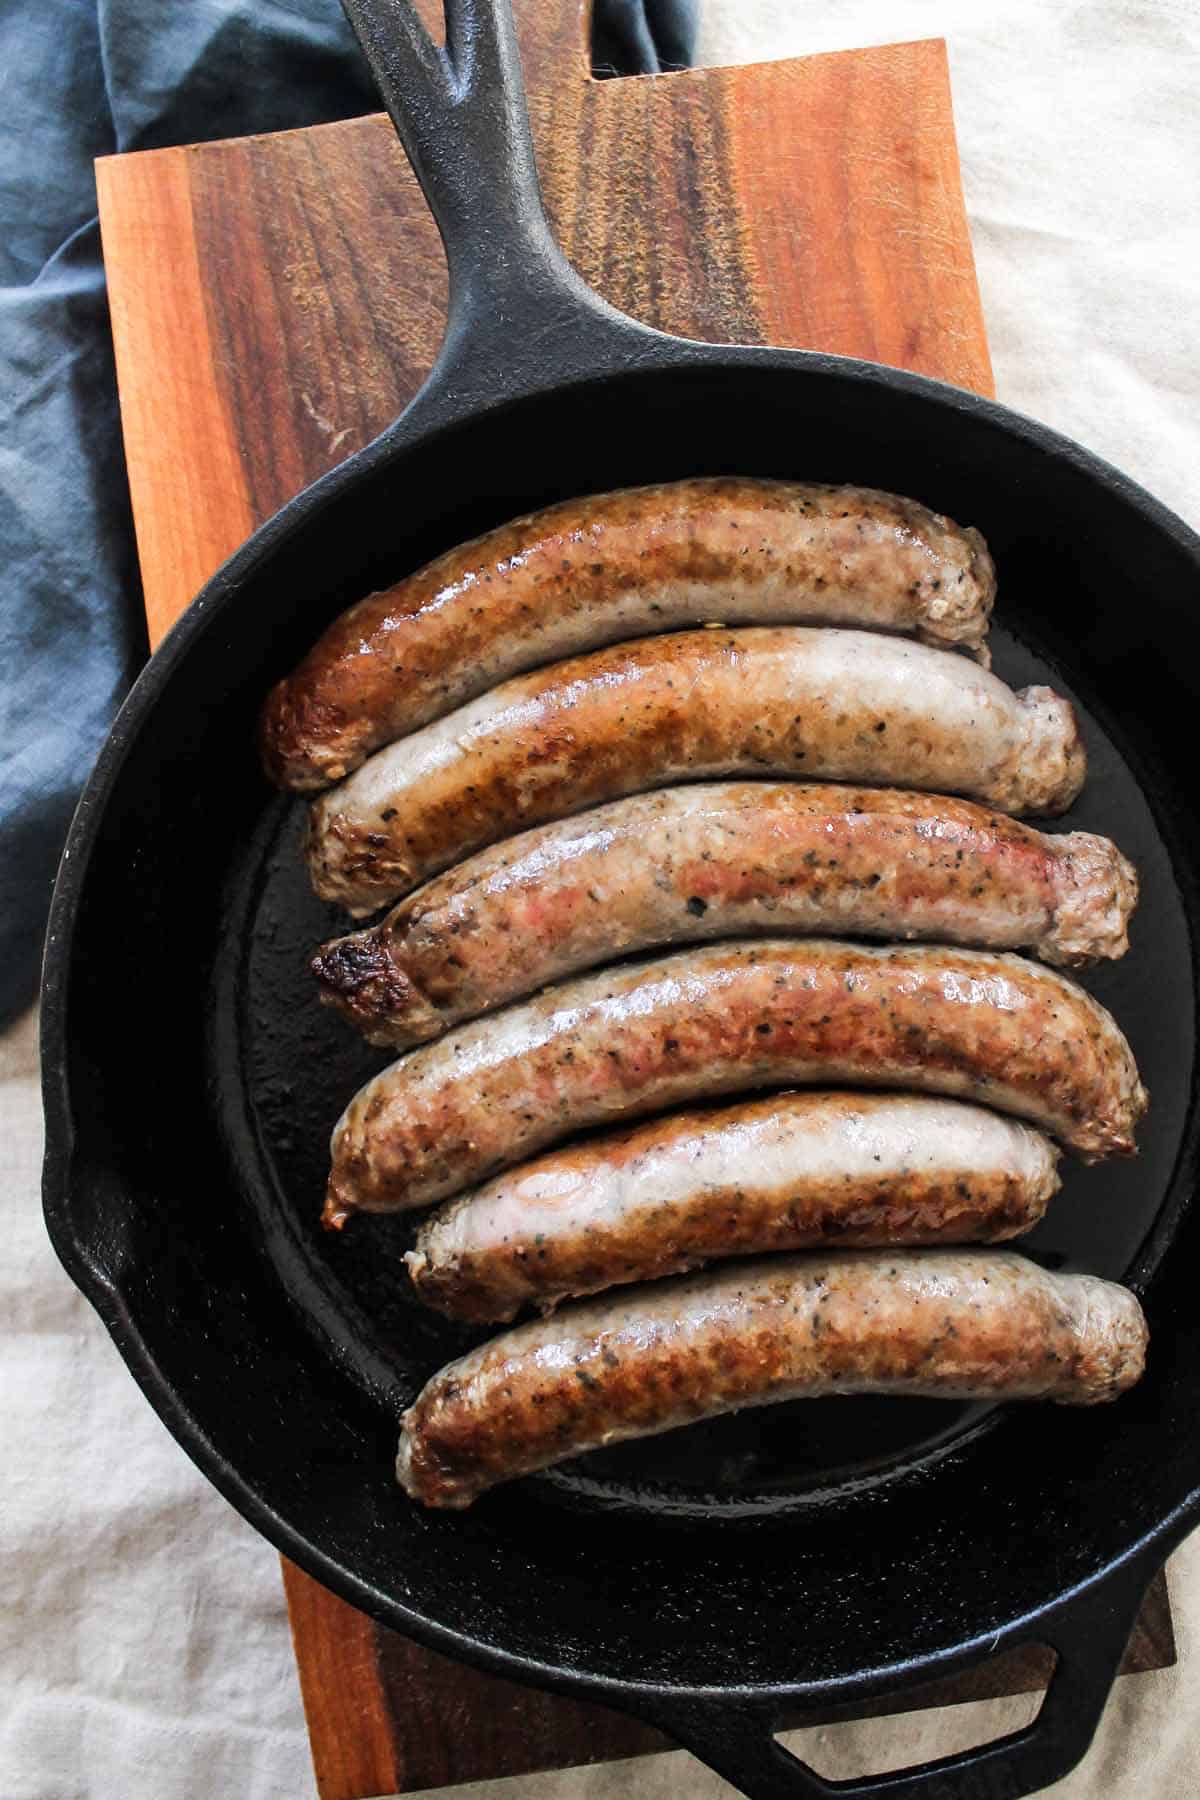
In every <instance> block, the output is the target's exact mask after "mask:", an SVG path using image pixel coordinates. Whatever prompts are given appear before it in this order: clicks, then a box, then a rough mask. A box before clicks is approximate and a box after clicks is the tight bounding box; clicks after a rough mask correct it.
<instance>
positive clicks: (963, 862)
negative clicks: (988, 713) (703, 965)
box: [313, 781, 1137, 1049]
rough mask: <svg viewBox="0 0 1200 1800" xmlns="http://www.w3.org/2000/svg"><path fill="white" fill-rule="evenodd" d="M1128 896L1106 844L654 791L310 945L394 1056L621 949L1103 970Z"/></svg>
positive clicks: (879, 791) (979, 813)
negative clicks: (771, 939)
mask: <svg viewBox="0 0 1200 1800" xmlns="http://www.w3.org/2000/svg"><path fill="white" fill-rule="evenodd" d="M1136 895H1137V878H1136V876H1135V874H1134V871H1133V869H1132V867H1131V866H1130V864H1129V863H1128V862H1127V861H1126V860H1125V858H1124V857H1123V856H1122V855H1121V853H1120V851H1119V850H1118V849H1117V848H1116V846H1115V845H1114V844H1111V843H1110V842H1109V841H1108V839H1107V838H1101V837H1094V836H1092V835H1090V834H1089V833H1086V832H1071V833H1067V834H1064V835H1063V836H1061V837H1051V836H1046V835H1045V834H1043V833H1041V832H1037V831H1034V830H1033V829H1032V828H1031V827H1030V826H1028V825H1022V824H1019V823H1017V822H1016V821H1015V820H1013V819H1009V818H1007V817H1006V816H1004V815H1003V814H997V813H994V812H989V811H988V810H987V809H986V808H984V807H981V806H978V805H976V804H975V803H974V802H972V801H969V800H952V799H947V798H946V797H945V796H942V795H930V794H918V793H904V792H901V791H898V790H896V789H891V788H841V787H836V786H832V785H827V784H812V785H803V784H800V783H776V782H767V781H757V782H727V783H722V784H720V785H714V786H708V785H697V786H695V787H680V788H667V789H664V790H662V791H660V792H656V793H650V794H638V795H635V796H633V797H632V798H630V799H626V800H617V801H613V802H612V803H610V804H609V805H608V806H603V807H597V808H596V809H595V810H594V811H592V812H588V813H582V814H578V815H577V816H575V817H574V818H570V819H564V820H559V821H557V822H556V823H554V824H552V825H543V826H540V827H538V828H536V829H535V830H532V831H528V832H525V833H523V834H522V835H521V836H520V837H518V838H516V839H513V840H510V841H509V842H507V843H504V844H500V845H497V846H495V847H494V848H492V849H490V850H484V851H481V852H480V853H479V854H478V855H477V856H474V857H472V858H471V859H470V860H469V861H468V862H466V863H463V864H460V865H459V866H458V867H457V868H455V869H451V870H449V871H448V872H447V873H445V874H443V875H441V876H438V877H437V878H436V879H434V880H433V881H431V882H428V883H427V884H426V885H425V886H424V887H422V888H420V889H418V891H417V892H416V893H415V894H412V895H410V896H409V898H408V899H407V900H403V901H401V903H400V904H399V906H397V907H395V908H394V909H393V910H392V912H391V913H389V915H388V916H387V918H386V919H384V920H383V921H382V922H381V923H380V924H378V925H375V926H373V927H371V928H370V929H369V930H366V931H361V932H356V933H354V934H352V935H351V936H349V937H345V938H338V939H336V940H335V941H334V942H332V943H330V944H326V945H324V946H323V948H322V949H321V951H320V952H319V953H318V955H317V956H316V957H315V958H314V961H313V970H314V972H315V974H316V976H317V979H318V981H319V982H320V984H321V990H322V998H323V999H326V1000H328V1001H330V1002H332V1003H333V1004H334V1005H336V1006H337V1007H339V1009H340V1010H341V1011H342V1012H343V1013H344V1014H345V1016H346V1017H347V1018H348V1019H349V1020H350V1022H351V1023H352V1024H354V1025H356V1026H357V1027H358V1029H359V1030H360V1031H362V1032H363V1034H364V1035H365V1036H366V1037H367V1038H369V1039H370V1041H371V1042H372V1043H373V1044H392V1045H395V1046H396V1047H397V1048H399V1049H405V1048H407V1047H408V1046H409V1045H411V1044H416V1043H420V1042H421V1041H422V1040H424V1039H426V1038H430V1037H436V1036H437V1034H438V1033H439V1032H442V1031H445V1030H447V1029H448V1027H450V1026H452V1025H456V1024H459V1023H460V1022H461V1021H462V1020H463V1019H470V1018H475V1017H477V1016H478V1015H479V1014H480V1013H484V1012H488V1011H490V1010H491V1009H492V1008H493V1007H496V1006H503V1005H505V1004H506V1003H507V1002H508V1001H510V1000H515V999H518V998H519V997H520V996H521V995H523V994H530V993H534V992H535V991H536V990H537V989H538V988H540V987H544V986H545V985H546V984H547V983H548V982H551V981H557V980H560V979H561V978H562V977H563V976H565V975H572V974H576V973H577V972H579V971H580V970H582V969H587V968H593V967H595V966H596V965H598V964H600V963H602V962H605V961H608V960H610V959H611V958H612V957H613V956H615V955H623V954H626V953H628V952H630V951H639V950H649V949H652V948H655V947H656V946H659V945H665V944H671V943H685V942H702V941H704V940H707V939H712V938H719V937H744V936H749V935H753V934H756V933H770V934H772V935H777V934H783V933H788V932H795V933H797V934H800V935H810V934H814V933H815V934H818V935H823V934H832V935H839V936H840V935H843V934H845V935H849V936H862V937H883V938H906V939H928V940H931V941H936V942H939V943H956V944H978V945H987V946H988V947H990V948H992V949H997V950H1010V949H1011V950H1020V949H1030V950H1032V951H1034V952H1035V953H1036V954H1037V955H1038V956H1040V957H1041V958H1042V959H1043V960H1044V961H1046V962H1051V963H1056V964H1060V965H1063V966H1067V967H1071V966H1077V965H1081V964H1084V963H1087V962H1089V961H1091V960H1092V959H1093V958H1095V957H1101V956H1104V957H1116V956H1121V955H1123V954H1124V951H1125V949H1126V947H1127V938H1126V925H1127V922H1128V919H1129V915H1130V912H1131V911H1132V908H1133V905H1134V902H1135V899H1136Z"/></svg>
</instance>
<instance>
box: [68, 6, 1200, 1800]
mask: <svg viewBox="0 0 1200 1800" xmlns="http://www.w3.org/2000/svg"><path fill="white" fill-rule="evenodd" d="M423 10H425V11H426V12H427V14H428V15H432V13H433V11H434V7H433V6H432V5H429V4H425V5H423ZM515 10H516V13H517V20H518V27H519V30H520V34H521V43H522V51H523V56H524V64H525V74H526V80H527V84H528V88H529V100H530V110H531V113H532V117H533V124H534V132H535V136H536V139H537V146H538V161H539V167H540V170H541V176H542V182H543V186H544V188H545V192H546V199H547V203H548V206H549V210H550V214H551V217H552V219H553V222H554V225H555V229H556V231H557V233H558V236H559V239H560V241H561V243H562V244H563V246H564V248H565V249H566V251H567V253H568V254H569V255H570V257H571V258H572V260H573V261H574V262H575V263H576V265H577V266H578V267H579V269H580V270H581V272H582V273H583V275H584V276H585V277H586V278H587V280H588V281H590V282H591V283H592V284H593V285H594V286H595V287H596V288H598V289H599V291H600V292H601V293H602V294H604V295H605V296H606V297H607V298H608V299H610V300H612V301H614V302H615V303H616V304H617V305H618V306H621V307H623V308H624V309H625V310H626V311H628V312H631V313H634V314H636V315H637V316H638V317H639V318H643V319H646V320H648V321H650V322H651V323H652V324H655V325H658V326H661V327H663V328H664V329H666V330H669V331H679V332H684V333H686V334H690V335H692V336H696V337H703V338H708V339H713V340H727V341H736V342H742V343H776V344H796V345H808V346H812V347H815V348H819V349H824V350H834V351H841V352H844V353H846V354H849V355H855V356H866V357H870V358H873V359H875V360H878V361H881V362H886V363H893V364H897V365H899V366H901V367H904V368H910V369H917V370H920V371H922V372H924V373H926V374H931V375H937V376H941V377H942V378H943V379H945V380H948V381H953V382H956V383H958V384H959V385H961V386H963V387H969V388H974V389H976V390H977V391H978V392H980V393H991V391H992V378H991V367H990V364H989V360H988V351H987V341H986V338H985V336H984V329H983V318H982V313H981V310H980V302H979V292H978V288H977V285H976V280H975V269H974V263H973V260H972V256H971V245H970V239H969V236H968V232H967V223H966V216H965V212H964V208H963V199H962V189H961V185H960V179H959V167H958V152H957V147H956V144H955V138H954V124H953V117H952V113H951V105H950V88H949V79H948V72H947V65H946V50H945V45H944V44H943V43H942V42H941V41H940V40H936V41H929V42H923V43H914V44H896V45H889V46H886V47H884V48H881V49H872V50H862V51H854V52H846V53H843V54H838V55H832V56H815V57H810V58H806V59H804V60H803V61H790V62H779V63H769V64H763V65H760V66H757V67H753V68H742V69H721V70H689V71H685V72H682V73H679V74H672V75H668V76H658V77H639V78H636V79H618V80H609V81H602V82H601V81H595V80H593V79H592V77H591V74H590V68H589V58H588V28H589V0H516V5H515ZM97 186H98V189H99V197H100V217H101V225H102V230H103V237H104V254H105V261H106V264H107V268H108V276H109V289H110V295H111V304H112V323H113V335H114V339H115V343H116V353H117V370H118V376H119V381H120V393H121V411H122V419H123V425H124V434H125V449H126V457H127V461H128V466H129V481H130V489H131V492H132V497H133V509H134V518H135V522H136V527H137V536H138V549H139V553H140V558H141V566H142V576H143V583H144V590H145V602H146V612H147V617H148V620H149V624H150V634H151V640H152V642H155V643H156V642H157V641H158V639H159V638H160V637H161V636H162V635H163V633H164V632H165V631H166V630H167V629H168V628H169V626H170V625H171V624H172V622H173V621H174V620H175V618H176V617H177V616H178V614H179V613H180V612H181V611H182V610H183V608H184V607H185V606H186V604H187V602H188V601H189V600H190V599H191V597H192V595H193V594H194V593H195V592H196V590H197V589H198V588H199V587H200V586H201V585H202V584H203V583H204V582H205V581H206V580H207V579H208V577H209V576H210V575H211V574H212V572H213V570H214V569H216V568H217V566H218V565H219V564H220V563H221V562H222V561H223V560H224V558H225V557H226V556H227V555H229V553H230V552H231V551H233V550H234V549H236V547H237V546H238V544H239V543H241V541H242V540H243V539H244V538H245V537H246V536H247V535H248V534H249V532H250V531H251V530H252V529H253V528H254V527H255V526H256V525H257V524H259V523H260V522H261V521H262V520H263V519H265V518H267V517H268V516H269V515H270V514H271V513H272V512H274V511H275V510H276V508H277V507H279V506H281V505H282V504H283V503H284V502H285V501H286V500H288V499H290V498H291V496H292V495H293V494H295V493H296V492H297V491H298V490H299V489H300V488H301V487H302V486H304V485H305V484H306V483H307V482H309V481H312V480H313V479H314V478H315V477H316V476H318V475H321V474H323V473H324V472H325V471H326V470H327V469H329V468H331V467H332V466H333V465H334V464H335V463H337V462H339V461H340V460H341V459H342V458H343V457H346V456H348V455H349V454H350V453H351V451H353V450H357V449H358V448H359V447H360V446H361V445H363V444H365V443H367V442H368V441H369V440H370V439H371V438H372V437H373V436H375V434H376V433H377V432H378V431H380V430H381V429H382V428H383V427H384V426H385V425H387V424H388V423H389V422H390V421H391V419H392V418H393V417H394V416H395V414H396V413H397V412H399V411H400V409H401V408H402V407H403V405H404V404H405V402H406V401H407V400H408V399H409V398H410V397H411V395H412V394H413V393H414V391H415V390H416V388H417V386H418V384H419V382H420V380H421V378H422V377H423V375H424V374H425V373H426V371H427V370H428V368H429V367H430V365H431V363H432V360H433V356H434V353H435V350H436V348H437V344H438V341H439V338H440V336H441V330H442V323H443V317H444V303H445V264H444V260H443V257H442V252H441V246H440V243H439V240H438V237H437V233H436V231H435V229H434V227H433V224H432V221H431V220H430V218H429V216H428V213H427V211H426V209H425V205H424V202H423V200H422V198H421V195H420V193H419V191H418V189H417V186H416V183H415V181H414V180H413V177H412V175H411V173H410V171H409V169H408V167H407V164H406V162H405V160H404V157H403V154H402V152H401V150H400V148H399V145H398V143H397V142H396V139H395V137H394V135H393V133H392V130H391V127H390V125H389V124H388V123H387V121H386V120H385V119H383V118H382V117H374V118H366V119H356V120H352V121H349V122H347V123H343V124H335V125H326V126H318V127H315V128H312V129H309V130H305V131H296V132H284V133H280V134H276V135H273V136H269V137H258V138H247V139H241V140H237V141H233V142H225V143H215V144H204V145H198V146H191V147H188V148H181V149H172V150H159V151H150V152H143V153H141V154H137V155H131V156H121V157H111V158H106V159H104V160H102V161H101V162H100V163H99V164H98V165H97ZM284 1581H285V1584H286V1587H287V1595H288V1605H289V1609H290V1614H291V1621H292V1631H293V1636H294V1640H295V1647H296V1657H297V1662H298V1665H299V1671H300V1682H301V1689H302V1692H303V1696H304V1705H305V1709H306V1714H307V1718H308V1725H309V1732H310V1736H311V1740H312V1748H313V1759H314V1763H315V1767H316V1773H317V1783H318V1787H319V1790H320V1793H321V1796H322V1800H366V1797H367V1796H374V1795H379V1794H392V1793H396V1792H400V1791H406V1790H413V1789H418V1788H426V1787H434V1786H438V1785H441V1784H444V1783H450V1782H459V1781H468V1780H473V1779H478V1778H480V1777H482V1776H486V1775H513V1774H522V1773H526V1772H528V1771H530V1770H533V1769H542V1768H554V1767H565V1766H568V1765H571V1764H574V1763H581V1762H594V1761H600V1760H603V1759H606V1758H611V1757H621V1756H631V1755H635V1754H637V1753H639V1752H641V1751H644V1750H651V1749H658V1748H662V1747H664V1740H662V1739H661V1738H660V1737H658V1735H657V1734H656V1733H654V1732H652V1731H650V1730H648V1729H647V1728H645V1727H642V1726H639V1725H636V1724H634V1723H632V1722H631V1721H629V1720H627V1719H624V1718H622V1717H620V1716H618V1715H617V1714H614V1713H610V1712H607V1711H605V1710H604V1709H603V1708H600V1707H595V1706H586V1705H582V1704H579V1703H575V1702H572V1701H568V1700H564V1699H562V1698H560V1697H556V1696H552V1695H548V1694H542V1693H538V1692H533V1691H531V1690H529V1689H526V1688H520V1687H516V1686H514V1685H513V1684H512V1683H509V1682H506V1681H501V1680H498V1679H496V1678H494V1677H490V1676H484V1675H480V1674H477V1673H475V1672H474V1671H472V1670H469V1669H466V1668H463V1667H461V1666H460V1665H458V1664H455V1663H451V1662H448V1661H447V1660H446V1659H445V1658H443V1657H439V1656H436V1655H434V1654H433V1653H431V1652H429V1651H426V1650H423V1649H421V1648H420V1647H419V1646H417V1645H415V1644H412V1643H410V1642H408V1641H407V1640H405V1639H403V1638H400V1637H398V1636H397V1635H396V1634H395V1633H393V1632H389V1631H386V1630H384V1629H383V1628H382V1627H380V1626H377V1625H375V1624H374V1623H373V1622H372V1621H371V1620H369V1619H368V1618H366V1617H365V1616H364V1615H363V1614H361V1613H359V1612H356V1611H355V1610H354V1609H353V1608H352V1607H349V1606H347V1605H345V1603H344V1602H342V1601H340V1600H338V1599H336V1598H335V1597H334V1596H333V1595H332V1594H330V1593H328V1592H327V1591H326V1590H325V1589H323V1588H321V1587H320V1586H318V1584H317V1583H315V1582H313V1581H312V1580H310V1579H309V1578H308V1577H307V1576H306V1575H304V1574H302V1573H301V1571H300V1570H298V1569H296V1568H295V1567H293V1566H292V1565H290V1564H288V1563H286V1562H285V1564H284ZM1173 1660H1174V1643H1173V1638H1172V1632H1171V1621H1170V1612H1169V1608H1168V1606H1167V1600H1166V1589H1165V1586H1164V1585H1163V1584H1162V1583H1161V1582H1160V1583H1158V1584H1156V1586H1155V1588H1154V1589H1153V1590H1152V1592H1151V1596H1150V1599H1149V1601H1148V1604H1147V1608H1146V1611H1145V1612H1144V1614H1143V1617H1142V1620H1141V1622H1140V1625H1139V1628H1138V1632H1137V1634H1136V1636H1135V1639H1134V1643H1133V1645H1132V1647H1131V1653H1130V1659H1129V1662H1128V1664H1127V1666H1128V1667H1130V1668H1139V1669H1147V1668H1159V1667H1163V1666H1165V1665H1166V1664H1169V1663H1170V1662H1172V1661H1173ZM1048 1666H1049V1659H1048V1657H1046V1656H1042V1655H1040V1654H1039V1653H1038V1652H1034V1651H1026V1652H1020V1653H1016V1654H1015V1655H1013V1656H1009V1657H1005V1658H1001V1659H998V1660H997V1661H996V1662H995V1663H992V1664H988V1665H987V1666H986V1667H985V1668H983V1669H981V1670H978V1671H976V1672H974V1673H973V1674H971V1675H968V1676H965V1677H963V1678H961V1679H959V1680H956V1681H953V1682H941V1683H936V1684H933V1685H932V1686H931V1687H929V1688H928V1689H924V1690H922V1691H921V1692H920V1693H919V1694H912V1693H909V1694H907V1695H905V1696H904V1697H903V1699H902V1700H901V1701H898V1702H897V1703H895V1704H894V1706H892V1707H891V1708H887V1709H885V1708H881V1707H880V1706H879V1705H878V1704H876V1705H875V1707H873V1708H871V1709H866V1708H864V1709H861V1710H862V1712H864V1713H865V1712H866V1711H868V1710H872V1711H875V1712H879V1711H880V1710H907V1709H909V1708H911V1707H914V1706H917V1705H926V1706H935V1705H944V1704H946V1703H948V1702H949V1701H952V1700H962V1699H971V1698H979V1697H983V1696H985V1695H992V1694H997V1693H1014V1692H1023V1691H1028V1690H1030V1689H1033V1688H1037V1687H1040V1686H1044V1684H1045V1681H1046V1679H1047V1670H1048ZM830 1716H833V1715H830ZM836 1716H837V1717H846V1716H851V1715H848V1714H847V1713H846V1712H841V1713H839V1714H837V1715H836ZM859 1716H861V1714H860V1715H859ZM805 1722H810V1721H805ZM811 1722H816V1721H815V1720H813V1721H811Z"/></svg>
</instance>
